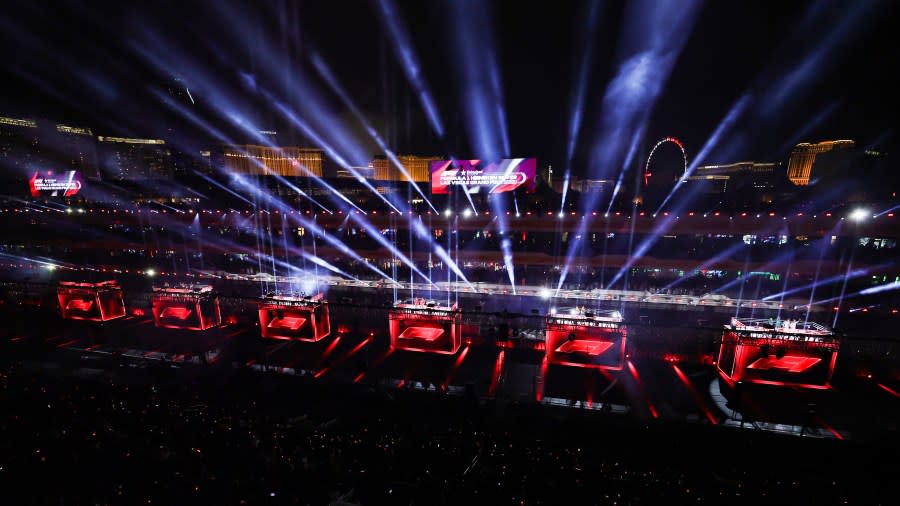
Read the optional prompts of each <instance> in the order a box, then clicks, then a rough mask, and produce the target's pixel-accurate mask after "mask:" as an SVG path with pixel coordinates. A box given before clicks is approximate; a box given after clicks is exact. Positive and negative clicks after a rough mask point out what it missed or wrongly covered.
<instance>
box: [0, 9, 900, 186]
mask: <svg viewBox="0 0 900 506" xmlns="http://www.w3.org/2000/svg"><path fill="white" fill-rule="evenodd" d="M144 3H145V4H152V5H141V4H135V5H128V2H122V3H120V4H115V3H110V2H67V1H60V2H34V1H28V2H12V1H11V2H7V3H6V4H5V6H6V8H5V9H4V13H3V14H2V15H0V47H2V51H3V66H2V78H3V82H4V86H3V90H4V91H3V93H2V98H0V114H4V115H19V116H31V117H44V118H50V119H53V120H60V121H67V122H70V123H73V124H78V125H85V126H90V127H91V128H92V129H93V130H94V133H96V134H101V135H103V134H106V135H116V134H120V135H133V136H163V137H166V138H170V137H172V136H179V137H181V138H182V139H183V141H184V144H185V145H190V146H193V145H195V143H199V144H200V145H202V144H209V143H215V142H222V141H225V140H228V141H240V142H253V141H254V139H253V138H252V136H248V135H247V133H246V132H245V131H242V129H241V127H240V124H243V125H245V126H247V125H252V128H253V129H274V130H277V131H278V132H279V135H278V143H280V144H282V145H288V144H301V145H304V144H306V145H312V144H315V141H314V136H312V135H310V132H308V131H306V132H304V131H302V129H300V128H297V127H296V124H292V122H291V121H290V120H288V119H287V118H286V115H285V112H284V111H285V110H289V111H292V112H294V113H295V114H296V116H297V117H299V118H301V119H302V120H303V121H304V122H307V123H308V124H310V125H312V129H313V130H315V131H316V132H317V133H318V134H319V135H320V136H321V137H322V138H325V139H326V140H328V141H329V142H330V143H331V144H332V145H334V146H335V149H336V150H338V151H339V152H340V153H341V156H343V157H344V158H345V159H346V160H347V161H348V162H350V163H353V164H355V163H360V162H363V161H364V158H366V157H370V156H371V155H374V154H376V153H377V152H378V151H379V150H378V147H377V145H376V143H375V142H374V141H373V139H372V137H370V136H369V135H367V134H366V132H365V129H364V128H363V127H362V126H361V123H360V122H359V121H358V120H357V118H356V117H355V116H354V115H353V113H352V111H351V110H350V109H349V108H348V107H347V106H346V105H345V104H344V103H343V102H342V100H341V99H340V96H339V94H338V93H336V92H335V91H334V89H333V88H332V87H330V86H329V84H328V83H327V82H326V81H325V80H324V79H323V78H322V76H321V75H320V74H319V73H318V72H317V71H316V68H315V66H314V65H313V60H314V58H316V57H319V58H320V59H321V61H322V62H325V64H327V66H328V67H329V68H330V70H331V72H332V74H333V75H334V76H335V78H336V80H337V81H338V82H339V83H340V85H341V86H342V87H343V88H344V89H345V90H346V95H347V96H349V98H350V99H351V100H352V101H353V103H354V104H355V106H356V107H357V108H358V110H359V111H360V112H361V114H362V115H363V116H364V117H365V119H366V120H367V121H368V122H369V123H370V124H371V125H372V126H373V127H374V129H375V130H376V131H377V132H378V133H379V135H380V136H381V137H382V138H383V139H385V141H386V143H387V144H388V145H389V146H390V147H392V148H393V149H394V150H395V151H398V152H400V153H417V154H437V155H441V156H447V155H453V156H457V157H473V156H478V155H480V154H481V153H479V149H478V148H477V146H476V143H475V142H474V141H473V135H476V134H474V133H473V128H472V124H473V123H472V122H471V121H467V120H466V118H467V110H468V109H467V107H469V105H468V104H471V103H472V102H473V101H472V100H471V97H472V96H473V95H472V90H473V88H472V87H473V86H475V87H476V88H477V87H478V86H487V83H488V82H489V81H491V77H490V76H488V75H485V74H486V73H484V72H480V73H479V72H478V71H476V72H475V75H476V77H478V78H473V77H472V76H471V75H470V76H469V77H468V79H467V78H465V76H464V74H465V72H461V70H462V69H464V68H470V69H472V68H476V69H478V70H479V71H480V70H483V68H484V67H478V66H477V65H475V64H473V62H472V61H470V60H468V59H467V58H469V59H470V58H471V54H470V53H466V52H465V51H464V50H462V49H461V48H462V46H463V44H462V42H461V41H465V40H468V41H470V42H474V43H475V45H474V46H472V47H477V48H478V51H476V52H475V55H476V56H477V57H479V58H480V57H484V56H485V55H488V56H490V57H489V58H486V59H485V60H484V61H488V62H494V63H495V65H496V69H497V72H496V76H495V81H496V82H497V83H498V85H499V88H498V89H499V90H500V95H502V96H500V97H497V96H496V95H497V94H496V93H495V94H493V95H491V100H492V101H491V102H490V103H491V107H494V106H497V105H498V104H499V107H500V108H501V109H502V111H503V115H504V116H505V124H506V129H507V132H508V139H509V152H508V153H501V154H504V155H505V156H535V157H537V158H538V159H539V163H540V165H541V166H543V165H545V164H546V163H553V165H554V167H563V166H565V165H567V145H568V143H569V130H570V125H571V119H572V114H573V110H574V109H575V108H574V107H573V104H574V103H575V99H576V95H577V93H576V90H577V85H578V80H579V78H580V77H583V78H584V79H585V81H584V83H585V84H584V95H583V106H582V110H581V118H582V121H581V122H580V123H579V128H578V129H577V132H578V134H577V137H576V142H575V144H574V146H575V149H574V152H573V159H572V162H571V167H572V169H573V171H574V172H575V173H582V174H583V173H586V172H588V171H589V169H587V168H586V167H588V166H590V165H591V164H596V163H598V162H597V159H596V157H594V156H592V153H593V152H595V149H596V147H597V146H598V145H601V144H604V143H606V144H609V143H619V144H622V145H623V146H624V145H625V144H627V143H626V142H624V141H623V140H621V139H619V140H616V138H615V137H611V136H609V132H608V128H607V129H606V130H605V129H604V125H607V127H608V125H609V118H610V117H614V115H615V113H613V112H611V111H610V110H609V109H610V105H609V102H604V96H605V94H606V93H607V89H608V87H609V86H610V83H612V82H614V80H615V78H616V76H617V73H618V72H620V70H621V64H622V62H623V59H624V58H625V56H623V55H627V51H628V48H629V47H630V46H634V45H638V46H640V44H641V43H644V42H646V41H655V40H656V39H654V37H655V36H656V35H658V34H659V33H660V29H663V30H664V29H665V28H666V23H667V22H668V21H669V20H670V19H675V18H677V16H678V14H679V11H682V9H683V8H685V7H684V6H688V7H689V5H690V3H689V2H688V1H687V0H685V1H684V2H682V1H672V2H663V1H660V2H650V1H644V2H636V3H632V4H626V3H624V2H617V1H606V2H587V1H583V2H547V1H543V2H528V1H507V2H494V3H478V2H467V3H465V4H464V5H463V7H462V8H457V9H453V8H451V5H452V4H451V2H449V1H437V2H431V1H422V2H418V1H411V2H390V3H389V4H388V5H394V6H395V7H396V12H397V14H398V16H397V17H396V18H394V20H395V21H399V25H400V26H402V27H403V29H404V30H405V31H406V32H408V34H409V40H411V42H412V49H413V52H414V54H415V58H416V59H417V61H418V63H419V64H420V68H419V70H420V75H421V76H422V77H423V82H424V83H425V84H426V86H427V89H428V92H429V94H430V95H431V96H432V97H433V101H434V103H435V104H436V108H437V113H438V116H439V118H440V120H441V122H442V124H443V127H444V130H445V132H444V135H443V136H438V135H437V134H436V132H435V131H434V128H432V126H431V124H430V122H429V120H428V118H427V115H426V114H425V112H424V109H423V106H422V103H421V102H420V100H419V98H418V95H417V94H416V93H415V92H414V91H413V87H412V86H411V85H410V83H409V80H408V79H407V74H406V73H404V72H403V70H402V65H401V63H400V62H399V60H398V58H397V52H396V51H395V46H394V45H393V44H392V42H391V38H390V37H388V36H387V31H386V30H387V29H386V23H385V22H384V21H385V18H384V16H382V15H381V14H380V11H379V9H378V6H377V4H376V3H375V2H365V1H356V0H354V1H327V2H325V1H305V2H290V1H282V2H259V3H258V4H254V3H249V2H246V3H244V2H231V3H227V5H226V3H225V2H221V3H220V2H213V1H209V2H180V1H179V2H167V1H163V2H144ZM144 3H142V4H144ZM472 4H474V6H475V7H477V8H474V7H473V5H472ZM460 11H463V12H462V13H460ZM898 13H900V4H897V3H896V2H887V1H885V2H876V1H863V2H859V1H847V2H836V1H820V2H782V1H729V2H707V3H705V4H698V7H697V9H696V11H695V12H694V13H693V14H692V15H689V16H688V18H689V19H688V21H687V22H685V24H684V25H683V26H680V27H679V29H677V30H671V31H670V32H671V33H669V34H668V35H667V36H666V38H664V40H660V41H657V42H654V43H655V44H657V45H656V46H655V47H657V48H662V49H661V50H662V53H661V54H663V55H664V56H665V57H666V58H669V57H671V58H672V65H671V69H670V70H671V72H661V73H660V74H661V75H662V76H661V77H660V76H656V77H654V76H651V77H650V79H657V80H659V81H660V82H659V83H657V84H658V85H659V94H658V95H657V96H655V97H645V98H642V99H641V100H640V102H641V107H642V108H643V109H642V110H645V111H646V115H641V114H638V115H637V117H638V120H636V121H632V122H631V123H629V124H628V125H627V127H628V128H626V129H625V130H626V131H627V132H631V133H633V132H634V131H636V130H640V131H641V135H640V137H639V143H638V148H639V156H638V159H640V154H643V156H644V157H646V152H647V151H648V150H649V148H650V147H652V145H653V144H654V143H655V141H656V140H658V139H660V138H662V137H665V136H674V137H678V138H680V139H681V140H683V141H684V144H685V147H686V149H687V151H688V157H689V159H693V157H694V155H696V154H697V153H698V152H700V151H701V148H702V147H703V146H704V145H705V143H706V142H707V140H708V139H709V138H710V136H711V135H712V134H713V132H714V131H716V129H717V126H719V125H720V123H721V122H722V121H723V118H725V117H726V115H727V114H728V113H729V111H730V110H731V109H732V107H733V106H734V105H735V104H736V103H738V102H739V101H740V100H741V98H742V97H745V96H746V99H745V102H743V106H744V108H743V109H742V112H741V114H740V115H738V117H737V118H736V119H735V121H734V122H733V124H732V125H731V126H730V127H729V128H727V129H725V132H723V135H722V136H721V138H719V139H718V140H717V141H716V142H715V143H714V145H713V146H711V149H710V150H709V151H708V152H707V154H706V156H705V157H704V160H703V161H704V162H705V163H726V162H733V161H738V160H745V159H753V160H760V161H770V160H772V161H784V160H786V158H787V154H788V153H789V151H790V147H791V146H792V145H793V144H795V143H797V142H801V141H819V140H824V139H831V138H850V139H854V140H857V141H858V142H859V143H860V144H861V145H863V146H865V147H871V148H875V149H881V150H887V151H889V152H896V146H897V142H898V135H897V129H896V123H897V122H896V111H897V110H900V103H898V99H897V95H896V91H897V89H898V88H900V82H898V80H900V79H898V77H897V72H895V70H894V69H893V68H892V67H893V66H895V65H896V64H897V62H898V61H900V49H898V44H896V42H895V39H896V32H897V29H898V28H900V22H898V19H900V16H898ZM680 14H683V12H681V13H680ZM636 27H637V29H635V28H636ZM586 48H590V54H589V56H586V54H587V53H586ZM651 67H652V68H654V69H655V68H657V67H656V66H655V65H651ZM585 70H586V71H585ZM173 76H179V77H180V78H181V79H182V82H183V83H185V85H186V86H187V87H188V88H189V89H190V90H191V92H192V96H193V98H194V99H195V102H196V103H194V104H186V103H185V102H184V99H183V98H182V99H181V100H182V101H181V102H179V104H178V106H177V107H176V106H173V105H171V104H166V103H164V102H162V101H161V99H160V93H165V90H166V88H167V86H169V85H170V83H171V81H170V78H171V77H173ZM473 83H474V84H473ZM636 86H637V87H638V89H637V91H636V92H637V93H638V94H639V95H641V94H643V93H645V88H641V87H644V86H647V84H646V83H638V84H637V85H636ZM276 101H278V102H280V103H281V105H282V106H284V108H282V109H279V107H277V106H276V105H275V102H276ZM604 103H606V104H607V106H606V108H604ZM182 106H183V107H185V108H186V109H185V110H186V111H187V112H186V113H185V110H180V109H178V107H182ZM285 108H286V109H285ZM186 114H187V115H190V116H191V117H192V118H194V119H193V120H190V119H186V118H187V116H186ZM469 114H470V113H469ZM487 129H488V130H496V128H493V129H492V128H491V127H490V126H489V127H488V128H487ZM213 131H214V132H213ZM629 135H630V134H629ZM628 138H631V137H630V136H629V137H628ZM623 149H624V148H623ZM501 151H502V149H501ZM617 156H618V158H617V159H616V162H615V163H622V162H621V160H622V158H623V156H622V155H621V154H619V155H617ZM662 156H673V157H674V156H675V154H672V153H668V154H663V155H662Z"/></svg>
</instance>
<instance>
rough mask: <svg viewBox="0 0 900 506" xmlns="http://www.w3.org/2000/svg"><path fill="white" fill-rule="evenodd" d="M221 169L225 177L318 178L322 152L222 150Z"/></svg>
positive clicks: (253, 147) (258, 148)
mask: <svg viewBox="0 0 900 506" xmlns="http://www.w3.org/2000/svg"><path fill="white" fill-rule="evenodd" d="M224 169H225V172H227V173H229V174H243V175H256V176H263V175H278V176H282V177H310V176H315V177H322V150H321V149H314V148H297V147H269V146H257V145H253V144H245V145H234V146H225V150H224Z"/></svg>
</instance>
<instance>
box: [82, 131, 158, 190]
mask: <svg viewBox="0 0 900 506" xmlns="http://www.w3.org/2000/svg"><path fill="white" fill-rule="evenodd" d="M97 141H98V144H97V148H98V151H99V154H98V157H99V159H100V172H101V174H102V175H103V176H104V177H109V178H111V179H113V180H116V181H142V180H148V179H166V178H171V177H172V175H173V170H174V167H173V162H172V153H171V151H170V150H169V148H168V147H167V146H166V141H164V140H162V139H138V138H129V137H108V136H103V135H100V136H97Z"/></svg>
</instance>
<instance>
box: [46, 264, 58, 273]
mask: <svg viewBox="0 0 900 506" xmlns="http://www.w3.org/2000/svg"><path fill="white" fill-rule="evenodd" d="M44 268H45V269H47V270H48V271H55V270H56V266H55V265H53V264H46V265H44Z"/></svg>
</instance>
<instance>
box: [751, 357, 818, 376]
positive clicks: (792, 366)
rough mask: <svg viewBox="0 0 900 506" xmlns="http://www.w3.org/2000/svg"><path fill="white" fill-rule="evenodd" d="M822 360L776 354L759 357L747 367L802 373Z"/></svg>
mask: <svg viewBox="0 0 900 506" xmlns="http://www.w3.org/2000/svg"><path fill="white" fill-rule="evenodd" d="M821 361H822V359H821V358H818V357H803V356H800V355H785V356H783V357H781V358H777V357H775V356H774V355H768V356H766V357H762V358H759V359H757V360H756V361H754V362H753V363H752V364H750V365H748V366H747V368H748V369H761V370H771V369H779V370H782V371H787V372H792V373H801V372H803V371H806V370H807V369H809V368H810V367H812V366H814V365H816V364H818V363H819V362H821Z"/></svg>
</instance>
